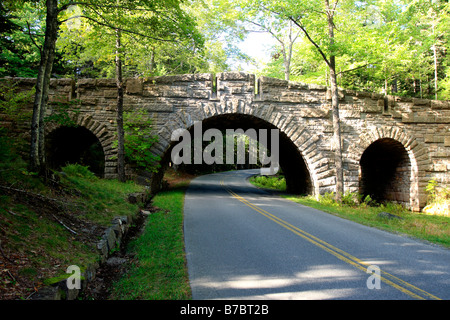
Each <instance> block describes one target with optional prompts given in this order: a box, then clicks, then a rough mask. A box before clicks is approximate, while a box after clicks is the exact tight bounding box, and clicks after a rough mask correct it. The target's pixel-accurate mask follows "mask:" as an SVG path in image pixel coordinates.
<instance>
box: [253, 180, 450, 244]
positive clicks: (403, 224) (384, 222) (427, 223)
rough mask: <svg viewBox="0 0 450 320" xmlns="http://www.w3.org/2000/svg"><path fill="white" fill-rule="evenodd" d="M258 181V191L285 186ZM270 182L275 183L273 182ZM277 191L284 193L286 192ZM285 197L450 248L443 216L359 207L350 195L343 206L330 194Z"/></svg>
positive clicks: (449, 222) (449, 220)
mask: <svg viewBox="0 0 450 320" xmlns="http://www.w3.org/2000/svg"><path fill="white" fill-rule="evenodd" d="M263 178H264V179H258V177H254V178H253V179H250V182H251V183H253V184H254V185H256V186H257V187H261V188H265V187H266V186H269V188H271V189H277V188H275V187H274V186H276V185H277V184H278V185H281V186H282V185H283V184H281V183H279V181H280V178H279V177H263ZM268 180H273V182H270V181H268ZM277 190H280V191H284V190H285V189H284V188H279V189H277ZM282 197H284V198H286V199H288V200H291V201H294V202H297V203H300V204H302V205H305V206H308V207H312V208H315V209H318V210H321V211H324V212H327V213H330V214H333V215H336V216H339V217H341V218H344V219H348V220H352V221H355V222H357V223H360V224H363V225H367V226H371V227H375V228H379V229H382V230H386V231H390V232H393V233H398V234H404V235H407V236H411V237H414V238H417V239H421V240H425V241H429V242H431V243H435V244H439V245H442V246H444V247H448V248H450V217H448V216H441V215H428V214H424V213H416V212H411V211H409V210H407V209H405V208H403V207H402V206H401V205H399V204H394V203H385V204H376V203H373V202H372V203H368V202H367V203H364V202H362V203H361V204H360V203H358V201H357V200H356V199H355V198H357V197H356V195H354V194H346V195H344V197H343V200H344V201H343V202H344V203H342V204H338V203H336V202H335V201H334V196H333V195H332V194H326V195H323V196H321V197H319V199H318V200H317V199H316V198H315V197H312V196H297V195H288V194H285V195H282ZM380 212H388V213H391V214H393V215H396V216H398V217H400V218H401V219H388V218H383V217H380V216H378V214H379V213H380Z"/></svg>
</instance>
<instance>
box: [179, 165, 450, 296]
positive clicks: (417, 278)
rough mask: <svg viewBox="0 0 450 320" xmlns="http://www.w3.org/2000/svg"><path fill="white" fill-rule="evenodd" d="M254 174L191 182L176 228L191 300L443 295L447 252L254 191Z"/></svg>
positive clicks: (449, 272)
mask: <svg viewBox="0 0 450 320" xmlns="http://www.w3.org/2000/svg"><path fill="white" fill-rule="evenodd" d="M256 173H258V170H256V171H255V170H242V171H233V172H223V173H217V174H211V175H205V176H201V177H199V178H196V179H194V180H193V181H192V182H191V184H190V186H189V188H188V190H187V192H186V197H185V206H184V214H185V218H184V233H185V245H186V257H187V265H188V272H189V279H190V284H191V288H192V295H193V299H195V300H201V299H222V300H226V299H233V300H237V299H246V300H248V299H252V300H254V299H264V300H270V299H281V300H287V299H295V300H322V299H344V300H365V299H368V300H409V299H427V300H428V299H431V300H434V299H444V300H448V299H450V250H448V249H444V248H441V247H439V246H434V245H430V244H426V243H423V242H421V241H416V240H413V239H410V238H408V237H404V236H399V235H394V234H392V233H389V232H384V231H380V230H378V229H375V228H370V227H366V226H362V225H360V224H357V223H354V222H351V221H348V220H345V219H341V218H338V217H335V216H333V215H330V214H327V213H324V212H321V211H319V210H316V209H312V208H309V207H305V206H303V205H300V204H297V203H293V202H291V201H289V200H286V199H283V198H280V197H278V196H276V195H273V194H271V193H269V192H266V191H264V190H261V189H258V188H255V187H254V186H252V185H251V184H250V183H249V182H248V181H247V179H248V177H250V176H251V175H254V174H256Z"/></svg>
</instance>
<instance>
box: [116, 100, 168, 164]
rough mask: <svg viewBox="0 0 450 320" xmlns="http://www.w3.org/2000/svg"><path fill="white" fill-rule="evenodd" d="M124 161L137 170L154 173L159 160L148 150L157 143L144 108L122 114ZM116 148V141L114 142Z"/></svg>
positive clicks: (150, 120) (149, 118)
mask: <svg viewBox="0 0 450 320" xmlns="http://www.w3.org/2000/svg"><path fill="white" fill-rule="evenodd" d="M123 127H124V131H125V159H126V162H127V163H129V164H131V165H132V166H134V167H135V168H137V169H140V170H145V171H149V172H155V171H156V170H157V169H158V167H159V165H158V161H159V160H160V158H159V157H158V156H156V155H155V154H153V153H152V152H151V151H150V149H151V147H152V146H153V144H155V143H156V142H157V141H158V136H157V135H155V134H154V133H153V126H152V118H151V117H150V116H149V115H148V111H147V110H145V109H144V108H142V109H135V110H132V111H127V112H124V126H123ZM113 145H114V146H117V140H116V141H114V144H113Z"/></svg>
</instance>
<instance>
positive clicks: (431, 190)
mask: <svg viewBox="0 0 450 320" xmlns="http://www.w3.org/2000/svg"><path fill="white" fill-rule="evenodd" d="M438 185H439V184H438V182H437V181H436V180H435V179H431V180H430V181H429V182H428V184H427V186H426V187H425V191H426V193H427V195H428V201H427V206H426V207H425V208H424V209H423V211H424V212H425V213H428V214H437V215H446V216H450V189H448V188H438Z"/></svg>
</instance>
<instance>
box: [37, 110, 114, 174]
mask: <svg viewBox="0 0 450 320" xmlns="http://www.w3.org/2000/svg"><path fill="white" fill-rule="evenodd" d="M69 118H70V120H71V121H73V123H74V124H75V127H82V128H85V129H87V130H88V131H90V132H91V133H92V134H93V135H94V136H95V137H96V138H97V139H98V141H99V142H100V145H101V148H102V149H103V153H104V173H103V177H104V178H106V179H115V178H117V160H116V159H117V149H116V148H115V147H114V146H113V142H114V140H115V136H114V133H113V132H114V129H113V128H111V127H110V126H109V125H108V124H105V123H102V122H100V121H97V120H94V119H93V117H92V116H91V115H83V114H76V113H70V114H69ZM61 127H64V125H62V124H59V123H54V122H50V123H47V124H46V127H45V137H46V138H47V137H48V136H49V135H50V134H51V133H52V132H54V131H55V130H57V129H60V128H61Z"/></svg>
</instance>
